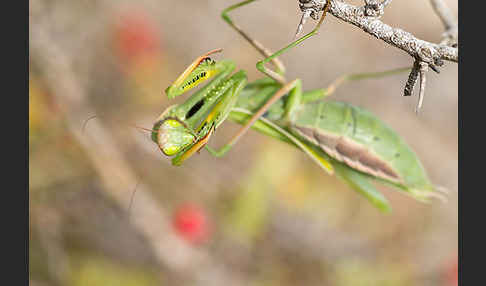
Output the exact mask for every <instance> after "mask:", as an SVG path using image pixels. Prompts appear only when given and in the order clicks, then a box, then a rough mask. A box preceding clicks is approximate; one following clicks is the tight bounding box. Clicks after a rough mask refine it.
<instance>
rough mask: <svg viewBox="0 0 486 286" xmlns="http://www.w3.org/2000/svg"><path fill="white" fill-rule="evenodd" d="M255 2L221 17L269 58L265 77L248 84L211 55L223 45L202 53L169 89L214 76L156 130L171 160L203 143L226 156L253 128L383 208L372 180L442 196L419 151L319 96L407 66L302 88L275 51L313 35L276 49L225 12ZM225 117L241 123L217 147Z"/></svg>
mask: <svg viewBox="0 0 486 286" xmlns="http://www.w3.org/2000/svg"><path fill="white" fill-rule="evenodd" d="M253 1H254V0H250V1H244V2H241V3H239V4H236V5H233V6H231V7H229V8H228V9H226V10H225V11H224V12H223V14H222V16H223V18H224V19H225V21H226V22H228V23H230V25H231V26H232V27H233V28H235V29H236V30H237V31H238V32H240V33H241V34H242V35H244V37H245V38H246V39H247V40H248V41H249V42H250V43H251V44H252V45H253V46H255V47H256V48H257V50H259V51H260V53H262V54H263V55H264V56H265V57H266V58H265V59H264V60H263V61H261V62H259V64H257V68H258V69H259V70H260V71H262V72H263V73H264V74H265V75H266V76H267V77H265V78H262V79H259V80H256V81H254V82H251V83H248V82H247V77H246V73H245V71H242V70H240V71H238V72H236V73H234V74H232V72H233V71H234V69H235V63H234V62H232V61H230V60H222V61H218V62H216V61H214V60H213V59H211V58H210V57H209V56H210V55H211V54H214V53H217V52H220V51H221V50H220V49H218V50H213V51H210V52H208V53H206V54H204V55H202V56H200V57H198V58H197V59H196V60H195V61H194V62H193V63H192V64H191V65H189V67H187V68H186V70H185V71H184V72H183V73H182V74H181V75H180V76H179V77H178V78H177V79H176V80H175V81H174V82H173V84H172V85H170V86H169V87H168V88H167V89H166V94H167V96H168V97H169V98H175V97H177V96H179V95H181V94H183V93H185V92H187V91H189V90H191V89H192V88H194V87H196V86H198V85H199V84H201V83H202V82H204V81H206V80H208V79H212V80H211V81H210V82H209V83H208V84H207V85H205V86H204V87H203V88H201V89H199V90H198V91H197V92H195V93H194V94H193V95H191V96H190V97H189V98H188V99H187V100H186V101H185V102H183V103H182V104H179V105H173V106H170V107H169V108H167V109H166V110H165V111H164V112H163V113H162V114H161V115H160V116H159V118H158V119H157V120H156V122H155V124H154V126H153V128H152V140H153V141H154V142H156V143H157V145H158V146H159V148H160V150H161V151H162V152H163V153H164V154H165V155H167V156H174V157H173V159H172V163H173V164H174V165H180V164H182V163H183V162H184V161H185V160H187V159H188V158H189V157H191V156H192V155H193V154H194V153H195V152H197V151H199V150H201V148H203V147H205V148H206V149H207V150H208V151H209V152H210V153H211V154H213V155H215V156H218V157H219V156H223V155H224V154H225V153H226V152H227V151H229V150H230V148H231V147H232V146H233V145H234V144H235V143H236V142H237V141H238V140H239V138H241V136H242V135H243V134H244V133H245V132H247V131H248V130H249V128H253V129H255V130H257V131H259V132H261V133H263V134H265V135H268V136H271V137H273V138H276V139H278V140H281V141H284V142H286V143H289V144H291V145H293V146H295V147H297V148H299V149H300V150H301V151H303V152H304V153H305V154H307V155H308V156H309V158H311V159H312V160H313V161H314V162H316V163H317V164H318V165H319V166H320V167H321V168H322V169H324V170H325V171H326V172H327V173H329V174H336V175H337V176H338V177H340V178H342V179H343V180H344V181H345V182H347V183H348V184H349V185H350V186H351V187H352V188H353V189H355V190H357V191H358V192H360V193H361V194H363V195H364V196H365V197H366V198H367V199H368V200H369V201H371V202H372V203H373V204H374V205H375V206H376V207H378V208H379V209H381V210H384V211H386V210H389V209H390V206H389V204H388V202H387V200H386V199H385V197H384V196H383V195H382V194H381V193H380V192H378V191H377V190H376V189H375V188H374V186H373V185H372V184H371V182H370V179H373V180H376V181H377V182H380V183H383V184H387V185H391V186H394V187H396V188H398V189H399V190H402V191H404V192H405V193H407V194H409V195H411V196H412V197H414V198H415V199H417V200H420V201H427V200H428V198H430V197H433V196H438V194H437V192H436V188H435V187H434V185H433V184H432V183H431V182H430V181H429V179H428V177H427V174H426V172H425V170H424V168H423V166H422V164H421V162H420V160H419V159H418V158H417V156H416V154H415V153H414V152H413V151H412V150H411V149H410V147H409V146H408V145H407V144H406V143H405V142H404V140H403V139H402V138H401V137H400V136H398V135H397V134H396V133H395V132H394V131H393V130H392V129H391V128H390V127H388V126H387V125H386V124H385V123H383V122H382V121H381V120H379V119H378V118H377V117H375V116H374V115H373V114H371V113H370V112H368V111H365V110H363V109H360V108H358V107H355V106H352V105H350V104H347V103H342V102H335V101H322V100H320V99H322V98H324V97H327V96H329V95H331V94H332V93H333V92H334V90H335V89H336V87H337V86H338V85H339V84H340V83H342V82H344V81H347V80H358V79H363V78H370V77H378V76H385V75H389V74H393V73H396V72H400V71H405V70H408V69H409V68H406V69H397V70H393V71H388V72H382V73H374V74H372V73H368V74H355V75H350V76H345V77H341V78H339V79H338V80H337V81H335V82H334V83H333V84H331V86H329V87H328V88H325V89H316V90H310V91H303V90H302V82H301V80H300V79H295V80H293V81H290V82H287V81H286V80H285V79H284V73H285V68H284V67H283V64H282V63H281V62H280V61H279V60H278V59H277V56H279V55H280V54H282V53H284V52H285V51H287V50H289V49H291V48H293V47H294V46H295V45H297V44H299V43H300V42H302V41H303V40H305V38H306V37H307V36H308V35H309V34H308V35H306V36H304V37H302V38H301V39H299V40H297V41H295V42H293V43H291V44H290V45H288V46H287V47H285V48H283V49H281V50H280V51H278V52H276V53H275V54H270V52H268V50H267V49H266V48H264V47H263V46H262V45H261V44H259V43H258V42H256V41H255V40H253V39H252V38H250V37H249V36H248V35H247V34H246V33H244V32H243V31H242V30H241V28H239V27H238V26H237V25H236V24H234V22H233V21H232V20H231V19H230V18H229V16H228V14H227V13H228V12H229V11H231V10H232V9H235V8H237V7H240V6H242V5H245V4H248V3H250V2H253ZM322 19H323V17H322V18H321V21H320V23H321V22H322ZM318 25H319V24H318ZM316 28H318V27H316ZM269 61H272V63H273V64H274V65H275V67H276V68H277V71H276V72H275V71H272V70H270V69H267V68H265V67H264V66H263V65H264V64H265V63H267V62H269ZM231 74H232V75H231ZM226 119H229V120H231V121H234V122H236V123H239V124H242V125H243V127H242V128H241V129H240V131H239V132H238V133H237V134H236V135H235V136H234V137H233V138H232V139H231V140H230V141H229V142H228V143H227V144H226V145H224V146H223V147H222V148H221V149H220V150H214V149H212V148H210V147H209V146H208V145H207V143H208V140H209V139H210V137H211V135H212V134H213V133H214V132H215V130H216V129H217V128H218V127H219V126H220V125H221V124H222V123H223V122H224V120H226ZM439 197H440V196H439Z"/></svg>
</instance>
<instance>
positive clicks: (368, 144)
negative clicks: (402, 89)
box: [290, 101, 434, 192]
mask: <svg viewBox="0 0 486 286" xmlns="http://www.w3.org/2000/svg"><path fill="white" fill-rule="evenodd" d="M290 130H291V131H292V132H293V133H295V134H296V135H298V136H299V137H301V138H303V139H305V140H306V141H308V142H310V143H312V144H313V145H315V146H319V147H320V148H321V149H322V150H323V151H324V152H325V153H326V154H328V155H329V156H330V157H332V158H334V159H336V160H337V161H340V162H343V163H345V164H346V165H348V166H349V167H351V168H353V169H355V170H358V171H361V172H363V173H366V174H369V175H371V176H373V177H376V178H378V179H381V180H384V181H387V182H389V183H392V184H394V185H398V186H401V187H402V188H406V189H407V190H409V191H413V190H415V191H418V192H423V191H432V190H433V189H434V188H433V186H432V184H431V183H430V181H429V179H428V178H427V175H426V172H425V169H424V168H423V166H422V164H421V163H420V160H419V159H418V157H417V155H416V154H415V153H414V152H413V150H412V149H411V148H410V147H409V146H408V145H407V144H406V143H405V141H403V140H402V139H401V137H400V136H398V135H397V134H396V133H395V132H394V131H393V130H392V129H391V128H390V127H388V126H387V125H386V124H385V123H384V122H383V121H381V120H380V119H378V118H377V117H375V116H374V115H373V114H371V113H370V112H368V111H366V110H364V109H361V108H358V107H356V106H352V105H350V104H347V103H343V102H337V101H320V102H314V103H308V104H304V105H302V106H300V107H299V108H298V109H297V110H296V111H295V113H294V114H292V119H291V122H290Z"/></svg>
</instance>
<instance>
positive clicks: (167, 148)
mask: <svg viewBox="0 0 486 286" xmlns="http://www.w3.org/2000/svg"><path fill="white" fill-rule="evenodd" d="M177 108H178V106H177V105H173V106H171V107H169V108H167V109H166V111H164V112H163V113H162V115H161V116H160V117H159V120H157V122H156V123H155V124H154V127H153V128H152V141H154V142H155V143H157V145H158V146H159V148H160V150H161V151H162V153H164V155H166V156H175V157H174V158H173V159H172V163H173V164H174V165H180V164H182V162H183V161H184V160H186V159H187V158H189V157H191V156H192V155H193V154H194V153H195V152H197V151H199V150H200V149H201V148H202V147H204V145H206V143H207V141H208V140H209V137H210V136H211V134H212V132H213V131H214V128H213V126H208V127H205V128H202V131H200V132H198V134H203V135H204V136H203V135H198V134H195V132H194V131H193V130H192V129H191V128H190V127H189V126H188V125H187V124H186V123H185V122H184V121H182V120H180V119H179V118H177V117H175V116H172V115H174V114H176V113H177Z"/></svg>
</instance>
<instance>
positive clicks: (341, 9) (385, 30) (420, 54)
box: [329, 1, 459, 64]
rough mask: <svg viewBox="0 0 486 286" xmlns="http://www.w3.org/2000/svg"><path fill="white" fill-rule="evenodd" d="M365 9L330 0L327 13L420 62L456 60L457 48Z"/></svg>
mask: <svg viewBox="0 0 486 286" xmlns="http://www.w3.org/2000/svg"><path fill="white" fill-rule="evenodd" d="M365 10H366V9H365V7H357V6H353V5H350V4H347V3H344V2H338V1H332V2H331V8H330V9H329V13H331V14H332V15H333V16H335V17H336V18H338V19H341V20H343V21H345V22H347V23H350V24H352V25H354V26H356V27H358V28H360V29H362V30H363V31H365V32H366V33H368V34H370V35H372V36H374V37H376V38H378V39H380V40H383V41H385V42H386V43H388V44H390V45H392V46H394V47H397V48H399V49H401V50H403V51H405V52H407V53H408V54H409V55H411V56H412V57H414V58H416V59H419V60H420V61H422V62H425V63H428V64H436V62H437V61H438V60H446V61H452V62H457V61H458V57H459V53H458V49H457V48H452V47H449V46H446V45H440V44H434V43H430V42H427V41H424V40H421V39H418V38H417V37H415V36H414V35H412V34H411V33H409V32H406V31H404V30H402V29H399V28H393V27H391V26H389V25H387V24H385V23H383V22H382V21H380V20H379V19H377V18H376V17H370V16H368V15H366V13H365V12H366V11H365Z"/></svg>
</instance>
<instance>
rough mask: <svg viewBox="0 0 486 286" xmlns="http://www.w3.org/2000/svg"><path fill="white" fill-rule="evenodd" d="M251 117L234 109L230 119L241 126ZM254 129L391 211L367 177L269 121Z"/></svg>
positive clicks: (257, 125)
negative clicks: (299, 151)
mask: <svg viewBox="0 0 486 286" xmlns="http://www.w3.org/2000/svg"><path fill="white" fill-rule="evenodd" d="M251 115H253V114H252V113H251V112H250V111H248V110H246V109H243V108H233V109H232V111H231V113H230V116H229V118H230V119H231V120H232V121H235V122H237V123H239V124H244V123H245V122H246V121H247V120H248V119H249V118H250V117H251ZM252 128H253V129H255V130H257V131H259V132H261V133H264V134H266V135H269V136H271V137H274V138H276V139H279V140H281V141H284V142H287V143H289V144H291V145H294V146H295V147H297V148H299V149H301V150H302V151H304V153H305V154H307V155H308V156H309V157H310V158H311V159H312V160H313V161H314V162H316V163H317V164H318V165H319V166H320V167H321V168H323V169H324V170H325V171H327V172H328V173H329V174H331V175H332V174H333V173H334V171H336V175H337V176H338V177H340V178H341V179H343V180H344V181H345V182H346V183H347V184H348V185H349V186H350V187H351V188H352V189H353V190H355V191H357V192H358V193H359V194H361V195H363V196H364V197H365V198H366V199H367V200H368V201H369V202H370V203H371V204H373V205H374V206H375V207H376V208H378V209H379V210H380V211H382V212H389V211H391V206H390V204H389V203H388V200H387V199H386V198H385V197H384V196H383V195H382V194H381V193H380V192H379V191H378V190H376V189H375V187H374V186H373V185H372V184H371V183H370V182H369V180H368V178H367V177H366V176H365V175H363V174H361V173H359V172H357V171H355V170H352V169H350V168H349V167H347V166H345V165H344V164H342V163H339V162H337V161H335V160H332V159H331V158H329V157H328V156H327V155H325V154H324V153H322V151H320V150H318V149H315V148H312V147H311V146H308V144H306V143H304V142H302V140H300V139H298V138H296V137H295V136H294V135H292V134H290V133H289V132H287V131H286V130H284V129H282V128H281V127H280V126H278V125H276V124H275V123H273V122H272V121H270V120H268V119H265V118H260V119H259V120H258V121H256V122H255V124H254V125H253V126H252ZM330 161H332V162H333V164H331V163H330Z"/></svg>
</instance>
